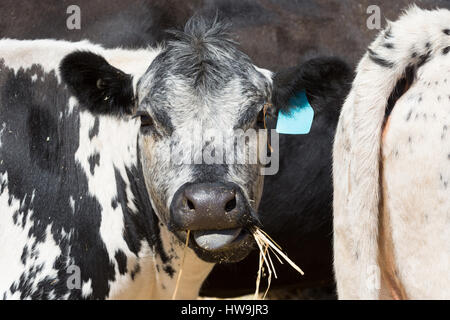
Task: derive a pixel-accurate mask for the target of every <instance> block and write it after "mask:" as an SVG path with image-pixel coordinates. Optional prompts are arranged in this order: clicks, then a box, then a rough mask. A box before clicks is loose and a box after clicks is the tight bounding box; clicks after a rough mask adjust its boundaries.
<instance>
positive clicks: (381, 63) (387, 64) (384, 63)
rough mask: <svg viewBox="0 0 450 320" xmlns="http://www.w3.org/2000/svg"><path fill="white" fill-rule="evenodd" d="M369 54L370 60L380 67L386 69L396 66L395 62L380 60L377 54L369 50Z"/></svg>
mask: <svg viewBox="0 0 450 320" xmlns="http://www.w3.org/2000/svg"><path fill="white" fill-rule="evenodd" d="M368 52H369V58H370V60H372V61H373V62H375V63H376V64H378V65H379V66H382V67H385V68H392V67H393V66H394V63H393V62H390V61H387V60H385V59H383V58H380V56H378V54H377V53H375V52H374V51H372V49H368Z"/></svg>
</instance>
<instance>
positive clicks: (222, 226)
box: [169, 183, 257, 260]
mask: <svg viewBox="0 0 450 320" xmlns="http://www.w3.org/2000/svg"><path fill="white" fill-rule="evenodd" d="M255 224H257V219H256V217H254V216H253V215H252V210H251V207H250V205H249V203H248V201H247V199H246V198H245V196H244V194H243V192H242V191H241V188H240V187H239V186H238V185H236V184H234V183H193V184H185V185H183V186H182V187H181V188H180V189H179V190H178V191H177V192H176V193H175V195H174V197H173V200H172V203H171V206H170V223H169V228H170V230H171V231H173V232H175V234H177V235H178V236H179V237H180V232H183V231H187V230H190V231H191V235H192V240H193V243H192V244H193V245H194V249H195V247H198V248H197V249H202V251H209V252H220V251H221V252H224V251H233V250H234V249H237V248H239V247H242V246H243V245H244V246H245V245H248V244H249V243H250V242H251V241H249V237H250V234H249V232H248V229H249V228H250V227H251V226H253V225H255ZM250 240H251V239H250ZM208 260H209V259H208Z"/></svg>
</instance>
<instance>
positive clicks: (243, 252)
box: [177, 228, 255, 263]
mask: <svg viewBox="0 0 450 320" xmlns="http://www.w3.org/2000/svg"><path fill="white" fill-rule="evenodd" d="M177 235H178V237H179V239H180V240H182V239H184V242H186V236H187V233H186V232H177ZM189 247H190V248H191V249H193V250H194V252H195V253H196V254H197V256H198V257H199V258H200V259H202V260H204V261H206V262H211V263H231V262H238V261H241V260H242V259H244V258H245V257H246V256H247V255H248V254H249V253H250V251H251V250H253V249H254V247H255V240H254V239H253V236H252V235H251V233H250V232H249V231H248V230H247V228H234V229H222V230H191V232H190V236H189Z"/></svg>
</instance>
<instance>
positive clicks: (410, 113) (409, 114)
mask: <svg viewBox="0 0 450 320" xmlns="http://www.w3.org/2000/svg"><path fill="white" fill-rule="evenodd" d="M411 115H412V110H409V112H408V114H407V116H406V121H409V119H410V118H411Z"/></svg>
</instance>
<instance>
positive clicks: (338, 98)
mask: <svg viewBox="0 0 450 320" xmlns="http://www.w3.org/2000/svg"><path fill="white" fill-rule="evenodd" d="M352 80H353V72H352V70H351V69H350V67H349V66H348V65H347V63H345V62H344V61H342V60H340V59H339V58H335V57H325V58H314V59H311V60H308V61H307V62H305V63H303V64H301V65H299V66H296V67H292V68H288V69H284V70H281V71H280V72H277V73H276V74H275V75H274V77H273V88H272V105H273V108H274V109H275V110H274V111H273V113H275V114H276V115H278V114H279V112H280V111H281V112H282V113H285V114H289V113H290V111H291V109H292V108H293V107H296V106H295V105H292V103H290V102H291V101H292V99H293V98H295V97H298V95H299V93H302V92H305V94H306V98H307V100H308V101H307V102H308V103H309V104H310V105H311V107H312V108H313V109H314V113H315V114H319V113H321V112H322V111H325V112H326V113H327V115H328V114H329V115H335V116H339V113H340V109H341V106H342V104H343V102H344V99H345V97H346V96H347V94H348V92H349V90H350V86H351V83H352Z"/></svg>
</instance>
